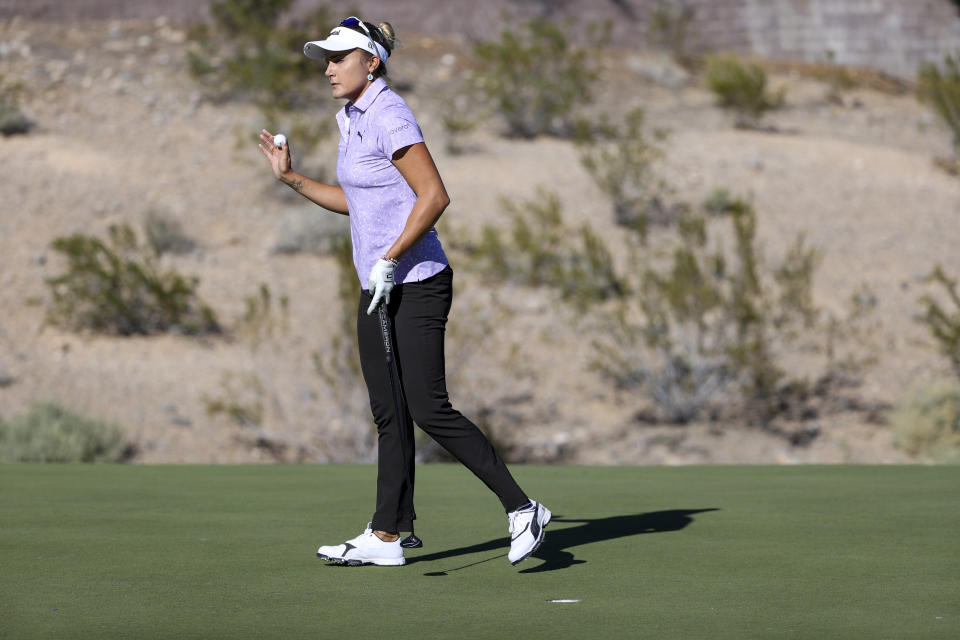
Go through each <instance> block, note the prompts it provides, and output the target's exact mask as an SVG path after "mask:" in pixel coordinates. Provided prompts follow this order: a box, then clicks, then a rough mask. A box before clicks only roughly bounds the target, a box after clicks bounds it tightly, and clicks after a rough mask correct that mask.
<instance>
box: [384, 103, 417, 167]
mask: <svg viewBox="0 0 960 640" xmlns="http://www.w3.org/2000/svg"><path fill="white" fill-rule="evenodd" d="M378 120H379V122H378V125H379V126H378V127H377V130H378V134H377V146H378V147H379V148H380V150H381V151H383V153H384V155H386V156H387V158H393V154H394V153H396V152H397V150H398V149H403V148H404V147H409V146H410V145H412V144H416V143H418V142H423V133H421V131H420V125H418V124H417V119H416V118H414V117H413V112H411V111H410V109H409V108H408V107H406V106H403V105H391V106H389V107H387V108H386V109H384V111H383V113H381V114H380V118H379V119H378Z"/></svg>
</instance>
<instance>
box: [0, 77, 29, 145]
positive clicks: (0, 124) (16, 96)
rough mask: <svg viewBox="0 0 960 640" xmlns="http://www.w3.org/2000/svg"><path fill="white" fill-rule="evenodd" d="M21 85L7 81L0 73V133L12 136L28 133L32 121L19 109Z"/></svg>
mask: <svg viewBox="0 0 960 640" xmlns="http://www.w3.org/2000/svg"><path fill="white" fill-rule="evenodd" d="M22 92H23V85H22V84H20V83H18V82H8V81H7V80H6V79H4V77H3V76H2V75H0V134H3V135H4V136H12V135H17V134H23V133H28V132H29V131H30V129H31V128H32V127H33V123H32V122H30V120H29V119H28V118H27V117H26V116H25V115H23V112H22V111H20V94H21V93H22Z"/></svg>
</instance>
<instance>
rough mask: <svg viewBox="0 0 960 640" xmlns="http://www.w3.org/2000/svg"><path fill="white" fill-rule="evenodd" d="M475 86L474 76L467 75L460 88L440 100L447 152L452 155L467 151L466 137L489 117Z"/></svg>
mask: <svg viewBox="0 0 960 640" xmlns="http://www.w3.org/2000/svg"><path fill="white" fill-rule="evenodd" d="M473 88H474V85H473V81H472V77H466V78H464V81H463V82H461V84H460V89H459V90H457V91H455V92H452V93H451V94H450V95H448V96H445V97H444V98H443V99H442V100H441V102H440V124H441V125H442V126H443V131H444V133H445V134H446V148H447V152H448V153H450V154H451V155H460V154H461V153H463V152H464V151H465V147H464V143H463V139H464V137H465V136H466V135H467V134H469V133H470V132H471V131H473V130H474V129H476V128H477V126H478V125H479V124H480V122H481V121H482V120H484V119H485V118H486V117H487V114H486V112H485V110H484V108H483V106H482V104H481V102H482V99H481V97H480V96H479V95H478V92H477V91H475V90H472V89H473Z"/></svg>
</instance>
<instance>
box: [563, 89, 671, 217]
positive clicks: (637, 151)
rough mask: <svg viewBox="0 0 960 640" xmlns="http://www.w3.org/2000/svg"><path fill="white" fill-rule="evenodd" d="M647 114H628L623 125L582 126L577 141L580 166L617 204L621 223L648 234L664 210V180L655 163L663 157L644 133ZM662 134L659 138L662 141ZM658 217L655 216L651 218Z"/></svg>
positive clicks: (640, 110)
mask: <svg viewBox="0 0 960 640" xmlns="http://www.w3.org/2000/svg"><path fill="white" fill-rule="evenodd" d="M643 121H644V111H643V108H642V107H636V108H634V109H631V110H630V111H629V112H627V114H626V116H625V117H624V122H623V126H622V127H621V126H616V125H612V124H610V123H609V122H608V121H603V122H601V123H600V124H599V125H595V126H592V125H589V124H587V123H586V122H585V121H581V122H580V123H579V124H578V131H577V137H576V142H577V146H578V148H579V150H580V163H581V164H582V165H583V167H584V168H585V169H586V170H587V172H588V173H589V174H590V177H591V178H593V181H594V182H595V183H596V184H597V186H598V187H599V188H600V190H601V191H603V192H604V193H605V194H606V195H607V196H609V198H610V200H611V202H612V203H613V212H614V217H615V219H616V221H617V224H621V225H624V226H627V227H631V228H633V229H635V230H637V231H640V232H641V233H645V231H646V228H647V224H648V222H650V220H651V218H653V219H658V218H661V217H662V216H657V215H655V213H656V212H657V211H658V210H659V209H662V205H661V201H660V198H661V193H662V192H663V191H664V190H665V189H666V187H665V185H664V183H663V181H661V180H660V179H658V178H657V177H656V176H655V175H654V171H653V164H654V162H655V161H657V160H658V159H660V157H661V156H662V155H663V154H662V152H661V151H660V149H659V148H657V147H656V146H655V145H654V144H653V143H651V142H650V141H649V140H648V139H647V138H646V136H645V135H644V131H643ZM663 135H664V134H663V133H660V132H658V133H657V134H656V136H657V138H659V139H662V138H663ZM651 214H654V215H651Z"/></svg>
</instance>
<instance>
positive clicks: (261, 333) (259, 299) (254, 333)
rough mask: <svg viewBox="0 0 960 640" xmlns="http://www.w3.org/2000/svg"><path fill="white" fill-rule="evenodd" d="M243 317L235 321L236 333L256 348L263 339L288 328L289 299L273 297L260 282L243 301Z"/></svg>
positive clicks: (263, 283)
mask: <svg viewBox="0 0 960 640" xmlns="http://www.w3.org/2000/svg"><path fill="white" fill-rule="evenodd" d="M243 309H244V310H243V315H242V316H241V317H240V319H239V320H238V321H237V326H236V333H237V335H239V336H240V337H242V338H246V339H247V340H249V342H250V343H251V344H252V345H254V347H256V346H257V345H259V344H260V342H261V341H262V340H263V339H265V338H272V337H273V335H274V334H275V333H277V332H278V331H286V330H287V329H288V328H289V312H290V299H289V298H288V297H287V296H286V295H285V294H284V295H281V296H280V297H279V298H277V302H276V304H274V296H273V293H272V292H271V291H270V287H269V285H267V283H266V282H261V283H260V286H259V287H258V288H257V292H256V293H255V294H254V295H250V296H245V297H244V299H243Z"/></svg>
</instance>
